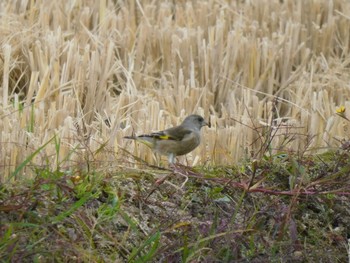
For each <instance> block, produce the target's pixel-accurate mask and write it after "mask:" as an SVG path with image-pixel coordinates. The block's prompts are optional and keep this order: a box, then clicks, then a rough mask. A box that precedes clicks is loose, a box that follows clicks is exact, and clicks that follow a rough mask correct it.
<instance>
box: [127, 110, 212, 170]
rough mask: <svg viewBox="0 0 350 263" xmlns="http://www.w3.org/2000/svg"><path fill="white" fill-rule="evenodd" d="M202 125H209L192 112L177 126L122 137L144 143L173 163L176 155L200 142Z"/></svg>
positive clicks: (192, 148) (187, 150)
mask: <svg viewBox="0 0 350 263" xmlns="http://www.w3.org/2000/svg"><path fill="white" fill-rule="evenodd" d="M203 126H209V125H208V123H207V122H205V120H204V119H203V117H202V116H199V115H195V114H193V115H189V116H187V117H186V118H185V120H184V121H183V122H182V123H181V124H180V125H179V126H175V127H172V128H169V129H166V130H164V131H159V132H154V133H151V134H143V135H140V136H126V137H124V138H125V139H132V140H136V141H139V142H142V143H144V144H145V145H147V146H148V147H150V148H151V149H152V150H153V151H155V152H157V153H159V154H162V155H167V156H168V161H169V164H174V163H175V157H176V156H178V155H184V154H187V153H189V152H191V151H193V150H194V149H195V148H196V147H197V146H198V145H199V144H200V142H201V134H200V130H201V128H202V127H203Z"/></svg>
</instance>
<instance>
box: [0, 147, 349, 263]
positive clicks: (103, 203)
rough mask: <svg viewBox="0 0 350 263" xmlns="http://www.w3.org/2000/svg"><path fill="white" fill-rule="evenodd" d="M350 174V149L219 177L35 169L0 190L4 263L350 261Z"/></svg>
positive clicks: (212, 173) (179, 170)
mask: <svg viewBox="0 0 350 263" xmlns="http://www.w3.org/2000/svg"><path fill="white" fill-rule="evenodd" d="M344 147H346V145H344ZM349 163H350V152H349V148H348V146H347V148H345V149H339V150H337V151H336V152H328V153H326V154H323V155H315V156H313V157H305V156H296V155H290V154H280V155H276V156H272V157H264V158H262V159H260V160H254V161H250V160H246V161H245V162H244V163H241V164H240V165H236V166H225V167H218V166H216V167H215V168H213V167H212V166H201V167H194V168H189V167H185V166H181V165H178V166H176V167H175V168H173V169H165V168H162V169H161V168H159V167H158V168H157V167H154V166H153V167H150V166H146V165H140V167H139V169H136V168H135V169H122V170H120V169H118V170H116V169H110V170H105V171H95V168H94V163H91V166H90V170H87V171H81V170H80V171H77V170H76V171H74V173H73V174H71V173H69V172H63V171H62V170H61V169H59V168H58V169H56V170H49V169H48V168H47V167H41V168H40V167H33V169H35V174H36V177H35V178H34V179H33V180H28V181H22V182H21V183H20V184H18V183H16V184H5V185H2V186H1V188H0V197H1V198H0V199H1V200H2V201H1V204H0V215H1V221H2V225H1V228H0V235H1V237H2V238H1V243H0V258H2V260H3V261H4V262H19V261H21V262H50V261H54V262H68V261H69V262H347V260H348V259H349V257H348V256H349V255H348V253H349V245H348V238H349V237H350V228H349V226H350V206H349V201H350V182H349V172H350V166H349Z"/></svg>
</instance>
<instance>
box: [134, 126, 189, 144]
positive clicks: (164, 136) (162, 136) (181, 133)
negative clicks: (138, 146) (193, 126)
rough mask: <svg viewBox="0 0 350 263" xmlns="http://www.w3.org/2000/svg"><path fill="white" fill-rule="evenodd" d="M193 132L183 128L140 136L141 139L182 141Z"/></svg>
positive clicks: (178, 127)
mask: <svg viewBox="0 0 350 263" xmlns="http://www.w3.org/2000/svg"><path fill="white" fill-rule="evenodd" d="M191 132H192V131H191V130H189V129H186V128H183V127H181V126H177V127H173V128H170V129H167V130H164V131H159V132H154V133H151V134H144V135H140V136H139V137H151V138H154V139H158V140H174V141H181V140H183V139H184V137H185V136H186V135H188V134H190V133H191Z"/></svg>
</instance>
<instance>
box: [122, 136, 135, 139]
mask: <svg viewBox="0 0 350 263" xmlns="http://www.w3.org/2000/svg"><path fill="white" fill-rule="evenodd" d="M123 138H124V139H130V140H136V136H124V137H123Z"/></svg>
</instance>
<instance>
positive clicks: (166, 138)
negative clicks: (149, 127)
mask: <svg viewBox="0 0 350 263" xmlns="http://www.w3.org/2000/svg"><path fill="white" fill-rule="evenodd" d="M170 138H171V137H170V136H169V135H160V136H159V137H158V139H161V140H169V139H170Z"/></svg>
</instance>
